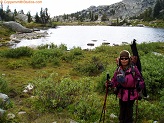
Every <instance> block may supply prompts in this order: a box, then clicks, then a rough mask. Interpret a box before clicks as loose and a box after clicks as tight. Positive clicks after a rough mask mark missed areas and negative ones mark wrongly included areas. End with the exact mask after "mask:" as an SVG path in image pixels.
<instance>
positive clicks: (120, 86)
mask: <svg viewBox="0 0 164 123" xmlns="http://www.w3.org/2000/svg"><path fill="white" fill-rule="evenodd" d="M130 67H131V71H130V74H131V75H132V77H133V78H134V77H135V74H136V72H135V66H134V65H130ZM116 70H117V72H118V73H119V74H118V75H117V76H118V77H117V81H119V80H120V84H118V85H117V87H116V88H115V89H114V94H116V98H117V94H118V92H119V90H120V89H127V90H128V91H129V93H130V92H132V93H133V92H134V89H137V90H138V93H139V97H138V100H141V99H142V97H143V96H144V97H147V94H146V93H145V91H144V89H146V87H145V88H144V89H143V90H139V81H140V80H137V81H138V82H137V84H136V87H135V88H125V87H123V86H122V85H121V82H123V80H124V79H123V77H122V78H121V77H120V72H121V70H120V67H119V66H118V68H117V69H116ZM121 73H122V72H121ZM122 74H123V73H122ZM124 76H125V75H124ZM141 76H142V75H141ZM118 79H119V80H118ZM128 96H129V99H130V95H128Z"/></svg>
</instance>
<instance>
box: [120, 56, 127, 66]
mask: <svg viewBox="0 0 164 123" xmlns="http://www.w3.org/2000/svg"><path fill="white" fill-rule="evenodd" d="M120 61H121V65H122V66H123V67H126V66H128V64H129V58H128V57H121V58H120Z"/></svg>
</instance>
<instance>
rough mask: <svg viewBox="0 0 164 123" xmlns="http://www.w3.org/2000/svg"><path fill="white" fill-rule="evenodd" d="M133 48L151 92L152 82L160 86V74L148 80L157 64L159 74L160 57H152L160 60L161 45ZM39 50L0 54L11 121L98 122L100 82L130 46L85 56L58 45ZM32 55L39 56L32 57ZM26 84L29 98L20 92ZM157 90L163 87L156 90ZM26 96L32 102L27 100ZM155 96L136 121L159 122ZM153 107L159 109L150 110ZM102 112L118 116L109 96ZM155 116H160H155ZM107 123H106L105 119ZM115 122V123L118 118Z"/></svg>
mask: <svg viewBox="0 0 164 123" xmlns="http://www.w3.org/2000/svg"><path fill="white" fill-rule="evenodd" d="M137 47H138V50H139V53H140V58H141V62H144V63H143V65H144V66H143V68H144V67H146V66H147V65H148V66H151V68H150V69H145V70H143V73H144V75H145V77H146V78H145V81H146V82H147V83H148V84H147V85H148V90H149V93H152V92H151V87H154V86H153V84H154V83H156V82H157V81H158V84H159V85H160V84H161V83H162V82H163V75H164V74H162V73H161V75H160V77H158V76H156V77H153V76H154V75H158V73H157V72H153V71H154V69H155V68H157V67H155V66H156V64H158V65H159V66H161V67H158V70H160V71H162V70H161V69H163V64H162V61H163V58H162V57H161V56H155V55H153V54H151V53H152V52H158V53H161V54H162V55H164V50H163V47H164V43H162V42H155V43H142V44H139V45H137ZM42 48H43V49H42ZM42 48H40V49H39V50H33V49H30V50H29V49H28V48H19V49H15V50H14V51H13V50H11V49H1V50H0V63H1V64H0V75H3V77H4V79H5V81H6V82H7V83H8V91H7V92H6V93H7V94H8V95H9V96H10V98H11V102H12V107H10V108H8V110H7V113H9V112H12V113H14V114H16V118H15V119H13V120H12V121H13V122H14V121H15V122H25V123H26V122H27V123H28V122H29V121H30V122H31V123H41V122H43V123H44V122H54V121H57V122H59V123H67V122H68V123H69V121H70V120H71V119H72V120H75V121H78V122H81V123H87V122H88V123H90V122H93V121H95V120H99V117H100V113H101V109H102V106H103V100H104V92H105V90H104V88H103V87H104V84H103V83H104V82H105V79H106V73H107V72H109V73H110V76H111V77H112V75H113V72H114V70H115V68H116V61H115V60H116V58H117V57H118V56H119V53H120V51H121V50H123V49H126V50H129V51H130V52H131V50H130V46H129V45H123V46H100V47H97V48H96V49H94V50H89V51H84V50H81V49H80V48H74V49H72V50H70V51H69V52H68V51H66V49H65V48H61V47H60V46H59V47H54V48H53V49H44V47H42ZM31 51H32V52H31ZM23 52H24V53H23ZM10 53H12V56H10ZM18 53H19V57H18ZM15 54H17V55H15ZM27 54H28V55H27ZM35 54H39V55H37V57H34V55H35ZM13 56H15V57H16V58H13ZM40 58H42V59H44V62H45V66H40V67H39V68H33V66H32V64H31V62H32V61H33V60H36V61H38V62H33V65H36V64H40ZM143 58H144V59H143ZM152 58H153V59H152ZM153 60H155V61H156V62H154V61H153ZM59 61H60V62H59ZM146 62H147V63H146ZM154 63H155V64H154ZM163 63H164V62H163ZM101 64H102V65H103V67H104V69H103V71H102V70H98V67H97V65H101ZM150 73H152V74H151V75H150ZM150 80H151V81H150ZM28 83H32V84H34V85H35V88H34V90H33V91H32V92H30V93H23V90H24V88H25V87H26V86H27V85H28ZM39 84H40V86H39ZM42 84H43V85H42ZM160 87H163V86H162V85H160ZM156 88H158V87H156ZM100 89H101V90H100ZM158 91H160V90H158ZM100 92H101V93H100ZM111 93H112V92H111ZM152 95H153V94H152ZM31 96H34V97H35V98H34V99H31ZM155 96H156V97H158V98H150V100H148V102H145V103H142V104H140V109H142V110H143V108H144V110H143V111H142V113H141V114H142V115H139V117H140V119H139V120H140V121H144V122H145V123H148V121H149V120H153V119H154V120H159V119H160V118H161V116H160V114H162V113H161V110H160V105H159V104H158V103H157V102H158V101H159V98H160V95H159V94H158V93H157V94H156V95H155ZM61 97H62V98H61ZM68 97H69V98H68ZM61 104H62V105H61ZM156 106H157V109H158V110H156V109H155V108H154V107H156ZM107 107H108V109H107V110H108V112H107V115H108V116H109V115H110V114H111V113H114V114H115V115H118V102H117V101H116V100H115V96H114V95H112V94H111V95H109V98H108V102H107ZM95 109H96V110H95ZM20 111H26V114H24V115H18V112H20ZM150 111H155V115H154V116H153V115H152V114H150V115H149V116H146V113H147V112H150ZM156 115H159V117H155V116H156ZM108 116H107V117H108ZM151 117H152V118H153V119H151ZM5 120H6V119H5ZM7 121H8V120H7ZM107 121H109V117H108V120H107ZM114 121H115V122H117V119H114Z"/></svg>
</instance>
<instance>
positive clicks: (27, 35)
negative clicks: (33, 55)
mask: <svg viewBox="0 0 164 123" xmlns="http://www.w3.org/2000/svg"><path fill="white" fill-rule="evenodd" d="M3 24H4V25H5V26H6V27H8V28H11V29H12V30H14V31H16V33H15V34H12V35H11V36H10V41H8V42H6V43H1V44H0V46H13V45H15V44H17V43H19V42H21V40H22V39H27V40H32V39H39V38H41V37H47V36H48V33H47V31H46V30H44V31H41V30H40V29H28V28H26V27H23V26H22V25H21V24H19V23H17V22H13V21H10V22H4V23H3Z"/></svg>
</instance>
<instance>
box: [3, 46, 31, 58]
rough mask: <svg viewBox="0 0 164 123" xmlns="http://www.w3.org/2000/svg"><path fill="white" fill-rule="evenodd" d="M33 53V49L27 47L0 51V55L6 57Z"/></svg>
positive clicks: (18, 56)
mask: <svg viewBox="0 0 164 123" xmlns="http://www.w3.org/2000/svg"><path fill="white" fill-rule="evenodd" d="M32 54H33V50H32V49H31V48H29V47H19V48H16V49H8V50H5V51H4V52H3V53H2V57H6V58H20V57H22V56H27V57H30V56H31V55H32Z"/></svg>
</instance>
